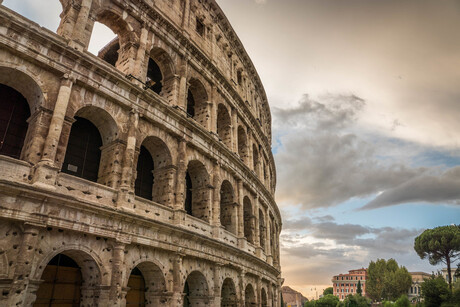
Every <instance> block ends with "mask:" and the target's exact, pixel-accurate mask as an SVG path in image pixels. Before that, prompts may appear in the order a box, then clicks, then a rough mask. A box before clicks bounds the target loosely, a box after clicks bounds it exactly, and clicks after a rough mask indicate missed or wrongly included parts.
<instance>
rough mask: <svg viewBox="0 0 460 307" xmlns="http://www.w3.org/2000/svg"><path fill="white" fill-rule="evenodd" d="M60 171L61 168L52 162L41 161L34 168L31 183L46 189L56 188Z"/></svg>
mask: <svg viewBox="0 0 460 307" xmlns="http://www.w3.org/2000/svg"><path fill="white" fill-rule="evenodd" d="M58 173H59V168H58V167H56V166H55V165H53V164H52V162H48V161H41V162H38V163H37V164H36V165H35V166H33V168H32V174H33V175H32V180H31V183H32V185H34V186H38V187H41V188H45V189H52V190H55V189H56V180H57V175H58Z"/></svg>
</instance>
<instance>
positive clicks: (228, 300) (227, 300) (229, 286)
mask: <svg viewBox="0 0 460 307" xmlns="http://www.w3.org/2000/svg"><path fill="white" fill-rule="evenodd" d="M220 298H221V302H220V306H221V307H236V306H238V297H237V295H236V288H235V283H234V282H233V280H232V279H231V278H225V280H224V282H223V283H222V288H221V291H220Z"/></svg>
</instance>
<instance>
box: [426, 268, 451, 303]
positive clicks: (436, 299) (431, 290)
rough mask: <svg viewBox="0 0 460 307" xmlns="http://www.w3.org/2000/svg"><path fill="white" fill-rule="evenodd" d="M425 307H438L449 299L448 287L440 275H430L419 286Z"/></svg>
mask: <svg viewBox="0 0 460 307" xmlns="http://www.w3.org/2000/svg"><path fill="white" fill-rule="evenodd" d="M421 287H422V297H423V298H424V300H425V307H439V306H441V304H442V303H443V302H445V301H447V300H448V299H449V294H450V292H449V286H448V285H447V283H446V281H445V280H444V278H443V277H442V276H440V275H438V276H434V275H432V276H431V277H430V278H429V279H426V280H425V281H424V282H422V284H421Z"/></svg>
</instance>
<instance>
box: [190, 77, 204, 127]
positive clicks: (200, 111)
mask: <svg viewBox="0 0 460 307" xmlns="http://www.w3.org/2000/svg"><path fill="white" fill-rule="evenodd" d="M187 114H188V116H190V117H192V118H193V119H195V120H196V121H197V122H198V123H199V124H200V125H202V126H203V127H205V128H207V127H208V118H209V114H208V93H207V92H206V88H205V87H204V85H203V83H201V81H199V80H198V79H195V78H191V79H190V81H189V87H188V91H187Z"/></svg>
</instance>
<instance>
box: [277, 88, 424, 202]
mask: <svg viewBox="0 0 460 307" xmlns="http://www.w3.org/2000/svg"><path fill="white" fill-rule="evenodd" d="M324 99H325V101H324V102H318V101H314V100H311V99H310V98H309V97H308V96H304V98H303V100H302V101H301V102H300V103H299V105H298V107H297V108H291V109H286V110H281V109H275V110H274V129H275V131H276V133H277V135H282V137H281V138H280V139H281V140H280V142H281V143H282V147H281V148H280V149H278V152H277V154H276V155H275V159H276V162H277V168H278V174H279V180H278V182H279V184H278V190H277V198H278V200H279V201H280V202H285V201H289V202H291V203H295V204H298V203H300V204H302V206H303V208H306V209H311V208H319V207H329V206H334V205H336V204H338V203H341V202H343V201H346V200H348V199H350V198H353V197H363V196H366V195H371V194H373V193H377V192H379V191H382V190H385V189H388V188H393V187H396V186H398V185H399V184H401V183H403V182H405V181H407V180H409V179H411V178H413V177H415V176H417V175H419V174H421V173H423V171H424V169H422V168H420V169H411V168H408V167H406V166H404V165H402V164H396V163H394V164H389V165H387V164H384V163H382V162H380V161H379V160H378V159H377V158H376V157H375V150H374V147H373V145H372V144H370V143H368V142H366V141H364V140H362V139H361V138H359V137H358V136H357V135H356V134H354V133H353V128H354V127H353V125H354V123H355V121H356V118H357V116H359V112H360V110H361V109H362V108H363V107H364V105H365V103H364V101H363V100H362V99H361V98H359V97H356V96H353V95H348V96H346V95H338V96H333V95H329V96H327V97H324Z"/></svg>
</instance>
